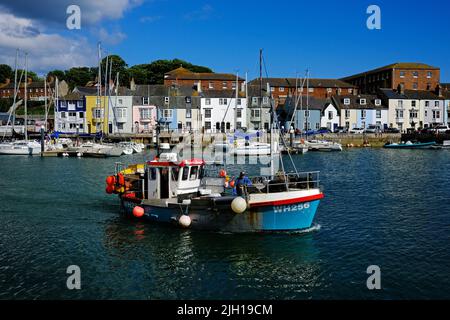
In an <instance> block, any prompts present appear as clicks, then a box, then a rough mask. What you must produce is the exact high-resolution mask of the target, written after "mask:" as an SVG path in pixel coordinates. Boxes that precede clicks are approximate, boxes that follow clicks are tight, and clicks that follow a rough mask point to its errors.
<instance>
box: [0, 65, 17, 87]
mask: <svg viewBox="0 0 450 320" xmlns="http://www.w3.org/2000/svg"><path fill="white" fill-rule="evenodd" d="M6 79H9V80H12V81H13V82H14V80H13V79H14V72H13V70H12V69H11V67H10V66H8V65H7V64H0V83H5V82H6Z"/></svg>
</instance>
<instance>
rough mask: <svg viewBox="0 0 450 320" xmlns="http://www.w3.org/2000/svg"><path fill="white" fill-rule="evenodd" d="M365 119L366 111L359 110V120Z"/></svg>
mask: <svg viewBox="0 0 450 320" xmlns="http://www.w3.org/2000/svg"><path fill="white" fill-rule="evenodd" d="M365 117H366V110H361V118H365Z"/></svg>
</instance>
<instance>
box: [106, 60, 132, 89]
mask: <svg viewBox="0 0 450 320" xmlns="http://www.w3.org/2000/svg"><path fill="white" fill-rule="evenodd" d="M107 59H108V70H106V60H107ZM101 68H102V69H101V70H102V83H104V82H105V72H106V71H108V75H107V77H109V75H111V79H112V80H113V81H116V75H117V72H119V81H120V86H128V85H129V84H130V76H129V71H128V64H127V63H126V62H125V60H123V59H122V58H121V57H120V56H118V55H109V56H108V57H105V58H103V59H102V62H101ZM110 68H111V70H110Z"/></svg>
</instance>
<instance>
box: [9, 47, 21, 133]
mask: <svg viewBox="0 0 450 320" xmlns="http://www.w3.org/2000/svg"><path fill="white" fill-rule="evenodd" d="M18 60H19V49H16V61H15V62H14V98H13V117H12V126H11V127H12V132H14V124H15V122H16V101H17V61H18ZM19 88H20V86H19Z"/></svg>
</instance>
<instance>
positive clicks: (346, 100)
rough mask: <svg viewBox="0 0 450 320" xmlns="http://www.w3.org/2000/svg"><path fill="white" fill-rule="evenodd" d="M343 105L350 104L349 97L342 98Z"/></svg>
mask: <svg viewBox="0 0 450 320" xmlns="http://www.w3.org/2000/svg"><path fill="white" fill-rule="evenodd" d="M344 105H346V106H349V105H350V99H349V98H345V99H344Z"/></svg>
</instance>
